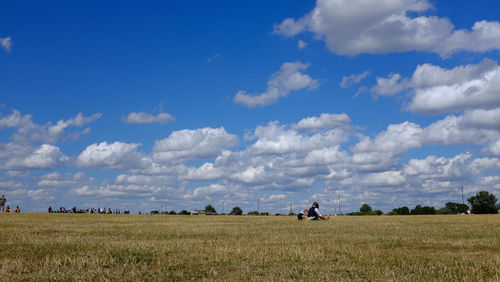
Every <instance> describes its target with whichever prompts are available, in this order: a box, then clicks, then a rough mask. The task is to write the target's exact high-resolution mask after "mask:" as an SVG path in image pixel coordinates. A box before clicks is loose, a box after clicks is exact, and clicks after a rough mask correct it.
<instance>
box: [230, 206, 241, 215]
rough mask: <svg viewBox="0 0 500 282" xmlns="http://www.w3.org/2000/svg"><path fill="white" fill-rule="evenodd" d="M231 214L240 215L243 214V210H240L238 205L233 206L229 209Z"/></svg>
mask: <svg viewBox="0 0 500 282" xmlns="http://www.w3.org/2000/svg"><path fill="white" fill-rule="evenodd" d="M230 214H232V215H242V214H243V210H241V208H240V207H234V208H233V209H232V210H231V213H230Z"/></svg>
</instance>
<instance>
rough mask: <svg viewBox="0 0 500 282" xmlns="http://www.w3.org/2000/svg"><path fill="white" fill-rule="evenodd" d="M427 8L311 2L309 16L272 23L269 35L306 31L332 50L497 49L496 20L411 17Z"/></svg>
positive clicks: (409, 2) (343, 0) (395, 1)
mask: <svg viewBox="0 0 500 282" xmlns="http://www.w3.org/2000/svg"><path fill="white" fill-rule="evenodd" d="M432 8H433V7H432V5H431V3H430V2H429V1H427V0H388V1H376V0H372V1H366V0H317V1H316V7H315V8H314V9H313V11H311V12H310V13H309V14H307V15H305V16H304V17H302V18H300V19H298V20H295V19H292V18H288V19H285V20H284V21H283V22H282V23H280V24H275V25H274V33H276V34H280V35H283V36H286V37H293V36H295V35H297V34H299V33H301V32H304V31H310V32H312V33H314V34H315V35H316V37H317V38H319V39H322V40H325V42H326V45H327V47H328V48H329V49H330V51H331V52H332V53H335V54H339V55H358V54H361V53H370V54H385V53H389V52H407V51H413V50H416V51H430V52H436V53H438V54H440V55H441V56H442V57H448V56H450V55H451V54H453V53H454V52H456V51H458V50H468V51H486V50H491V49H499V48H500V39H499V36H498V34H500V24H499V23H498V22H487V21H480V22H476V23H475V24H474V26H473V27H472V30H471V31H467V30H455V31H454V26H453V24H452V23H451V22H450V21H449V20H448V19H446V18H438V17H436V16H415V17H413V16H411V15H414V14H417V13H421V12H424V11H427V10H431V9H432Z"/></svg>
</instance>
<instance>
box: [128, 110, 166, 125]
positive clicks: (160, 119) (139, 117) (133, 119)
mask: <svg viewBox="0 0 500 282" xmlns="http://www.w3.org/2000/svg"><path fill="white" fill-rule="evenodd" d="M122 121H123V122H126V123H156V122H157V123H169V122H171V121H175V117H173V116H172V115H170V114H168V113H159V114H157V115H156V116H154V115H152V114H148V113H145V112H138V113H136V112H132V113H130V114H128V116H126V117H123V118H122Z"/></svg>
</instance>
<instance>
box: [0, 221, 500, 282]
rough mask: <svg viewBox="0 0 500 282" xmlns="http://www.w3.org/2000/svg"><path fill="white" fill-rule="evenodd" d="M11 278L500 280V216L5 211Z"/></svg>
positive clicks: (1, 264)
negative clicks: (303, 218) (308, 217)
mask: <svg viewBox="0 0 500 282" xmlns="http://www.w3.org/2000/svg"><path fill="white" fill-rule="evenodd" d="M0 227H1V232H2V234H1V239H0V277H3V278H7V280H93V279H98V280H130V281H131V280H193V279H194V280H205V279H206V280H233V281H235V280H306V279H307V280H309V279H316V280H383V281H386V280H394V281H401V280H429V281H435V280H443V281H453V280H464V281H481V280H485V281H492V280H493V281H500V216H499V215H485V216H479V215H474V216H379V217H376V216H370V217H333V218H331V219H330V221H319V222H299V221H297V220H296V219H295V217H249V216H165V215H80V214H1V215H0Z"/></svg>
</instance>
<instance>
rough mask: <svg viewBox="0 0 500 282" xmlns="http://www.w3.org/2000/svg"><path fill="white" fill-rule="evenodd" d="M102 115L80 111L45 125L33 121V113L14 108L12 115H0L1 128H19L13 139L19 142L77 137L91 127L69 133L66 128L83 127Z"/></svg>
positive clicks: (50, 140) (53, 140)
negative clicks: (86, 114) (87, 114)
mask: <svg viewBox="0 0 500 282" xmlns="http://www.w3.org/2000/svg"><path fill="white" fill-rule="evenodd" d="M101 116H102V114H101V113H95V114H93V115H91V116H88V117H85V116H84V115H83V114H82V113H78V114H77V115H76V116H75V117H73V118H70V119H68V120H59V121H58V122H57V123H56V124H52V123H51V122H48V123H46V124H45V125H38V124H36V123H34V122H33V121H32V116H31V115H29V114H28V115H22V114H21V113H20V112H19V111H18V110H14V111H12V113H11V114H10V115H8V116H3V117H0V129H2V128H17V132H16V133H15V134H14V135H13V139H14V140H16V141H17V142H19V143H24V142H33V141H38V142H42V143H49V144H54V143H57V142H60V141H63V140H65V139H68V138H71V139H77V138H78V137H79V136H80V135H82V134H86V133H88V132H89V131H90V129H89V128H87V129H84V130H73V131H72V132H69V133H67V132H66V130H67V129H68V128H70V127H81V126H83V125H85V124H87V123H90V122H93V121H95V120H97V119H99V118H101Z"/></svg>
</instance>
